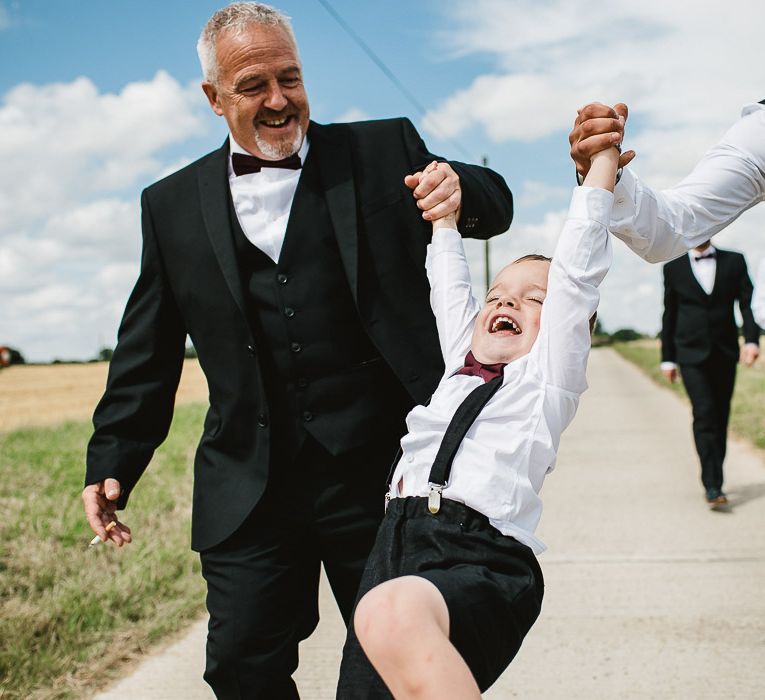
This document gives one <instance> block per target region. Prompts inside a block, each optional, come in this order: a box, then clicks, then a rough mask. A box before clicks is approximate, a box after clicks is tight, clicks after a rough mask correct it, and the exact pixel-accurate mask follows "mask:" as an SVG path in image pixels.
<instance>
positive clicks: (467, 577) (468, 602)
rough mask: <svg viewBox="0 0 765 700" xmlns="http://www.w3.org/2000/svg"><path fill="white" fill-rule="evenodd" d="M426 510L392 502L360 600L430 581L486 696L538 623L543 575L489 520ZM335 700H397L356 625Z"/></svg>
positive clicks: (460, 508)
mask: <svg viewBox="0 0 765 700" xmlns="http://www.w3.org/2000/svg"><path fill="white" fill-rule="evenodd" d="M471 422H472V421H471ZM427 502H428V499H427V498H416V497H410V498H394V499H392V500H391V502H390V505H389V506H388V512H387V513H386V514H385V518H384V520H383V522H382V525H381V527H380V530H379V532H378V534H377V540H376V541H375V546H374V548H373V549H372V553H371V554H370V556H369V559H368V561H367V565H366V569H365V571H364V578H363V579H362V581H361V586H360V588H359V599H361V597H362V596H363V595H365V594H366V593H367V592H368V591H370V590H371V589H373V588H374V587H375V586H377V585H378V584H380V583H382V582H384V581H390V580H391V579H394V578H397V577H399V576H420V577H422V578H424V579H427V580H428V581H430V582H431V583H432V584H433V585H434V586H435V587H436V588H437V589H438V590H439V592H440V593H441V595H442V596H443V598H444V601H445V602H446V607H447V609H448V610H449V640H450V641H451V642H452V644H454V646H455V648H456V649H457V651H458V652H459V654H460V655H461V656H462V658H463V659H464V660H465V663H466V664H467V665H468V667H469V668H470V672H471V673H472V674H473V677H474V678H475V680H476V683H477V684H478V687H479V688H480V690H481V692H484V691H485V690H487V689H488V688H489V687H490V686H491V685H492V684H493V683H494V681H496V680H497V678H499V676H500V675H501V673H502V671H504V670H505V668H507V666H508V664H509V663H510V662H511V661H512V659H513V658H514V657H515V655H516V654H517V653H518V650H519V649H520V647H521V643H522V642H523V639H524V637H525V636H526V634H527V633H528V631H529V629H531V626H532V625H533V624H534V621H535V620H536V619H537V617H538V616H539V613H540V610H541V606H542V597H543V595H544V579H543V576H542V570H541V569H540V568H539V564H538V563H537V560H536V557H535V556H534V553H533V552H532V551H531V549H530V548H529V547H527V546H526V545H524V544H521V543H520V542H518V541H517V540H516V539H514V538H512V537H507V536H505V535H503V534H502V533H501V532H499V531H498V530H496V529H495V528H494V527H492V525H491V524H490V523H489V520H488V518H487V517H486V516H485V515H483V514H482V513H479V512H477V511H475V510H473V509H472V508H469V507H468V506H466V505H464V504H463V503H457V502H455V501H451V500H449V499H448V498H444V499H442V500H441V509H440V510H439V512H438V513H437V514H435V515H433V514H431V513H430V512H429V511H428V505H427ZM336 697H337V700H391V699H392V697H393V696H392V695H391V693H390V691H389V690H388V689H387V688H386V686H385V684H384V683H383V680H382V678H380V676H379V674H378V673H377V671H375V669H374V667H373V666H372V664H371V663H370V662H369V660H368V659H367V657H366V655H365V654H364V651H363V649H362V648H361V645H360V644H359V640H358V638H357V637H356V633H355V630H354V628H353V624H352V623H351V625H350V626H349V627H348V637H347V639H346V641H345V647H344V649H343V662H342V664H341V666H340V679H339V681H338V686H337V696H336ZM444 700H450V699H448V698H445V699H444Z"/></svg>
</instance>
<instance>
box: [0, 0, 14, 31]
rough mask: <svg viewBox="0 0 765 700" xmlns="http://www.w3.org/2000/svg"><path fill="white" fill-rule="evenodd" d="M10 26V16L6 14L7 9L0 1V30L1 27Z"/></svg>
mask: <svg viewBox="0 0 765 700" xmlns="http://www.w3.org/2000/svg"><path fill="white" fill-rule="evenodd" d="M10 26H11V17H10V15H9V14H8V10H6V9H5V6H4V5H3V4H2V3H0V32H1V31H3V29H8V27H10Z"/></svg>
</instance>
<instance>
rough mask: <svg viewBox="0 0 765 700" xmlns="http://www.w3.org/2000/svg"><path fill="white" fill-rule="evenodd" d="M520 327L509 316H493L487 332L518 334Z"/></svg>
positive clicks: (520, 331)
mask: <svg viewBox="0 0 765 700" xmlns="http://www.w3.org/2000/svg"><path fill="white" fill-rule="evenodd" d="M522 332H523V331H522V330H521V327H520V326H519V325H518V324H517V323H516V322H515V321H514V320H513V319H512V318H510V316H501V315H500V316H495V317H494V319H493V320H492V322H491V325H490V326H489V333H508V334H512V335H520V334H521V333H522Z"/></svg>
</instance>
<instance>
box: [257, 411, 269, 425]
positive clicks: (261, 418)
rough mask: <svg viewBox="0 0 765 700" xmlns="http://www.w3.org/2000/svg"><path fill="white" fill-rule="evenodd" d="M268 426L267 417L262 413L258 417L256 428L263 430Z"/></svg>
mask: <svg viewBox="0 0 765 700" xmlns="http://www.w3.org/2000/svg"><path fill="white" fill-rule="evenodd" d="M267 425H268V417H267V416H264V415H263V414H262V413H261V414H260V415H259V416H258V427H259V428H265V427H266V426H267Z"/></svg>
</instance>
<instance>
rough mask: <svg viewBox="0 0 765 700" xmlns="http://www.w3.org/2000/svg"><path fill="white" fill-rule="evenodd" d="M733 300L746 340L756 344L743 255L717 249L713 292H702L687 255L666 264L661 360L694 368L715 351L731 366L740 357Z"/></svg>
mask: <svg viewBox="0 0 765 700" xmlns="http://www.w3.org/2000/svg"><path fill="white" fill-rule="evenodd" d="M736 301H737V302H738V305H739V310H740V311H741V316H742V318H743V321H744V339H745V340H746V342H747V343H757V342H758V340H759V335H760V329H759V328H758V327H757V324H756V323H755V321H754V316H753V315H752V309H751V302H752V282H751V280H750V279H749V274H748V273H747V269H746V261H745V260H744V256H743V255H741V253H734V252H732V251H729V250H720V249H719V248H718V249H717V271H716V273H715V283H714V287H713V289H712V293H711V294H707V293H706V292H705V291H704V290H703V289H702V287H701V285H700V284H699V282H698V280H697V279H696V276H695V275H694V274H693V270H692V269H691V261H690V259H689V257H688V256H687V255H683V256H681V257H679V258H677V259H676V260H672V261H671V262H668V263H667V264H666V265H665V266H664V316H663V319H662V328H661V357H662V361H664V362H676V363H678V364H680V365H698V364H701V363H702V362H704V361H705V360H706V359H707V358H708V357H709V356H710V355H711V354H712V353H715V354H718V355H720V356H722V357H727V358H728V359H730V360H731V361H732V362H734V363H735V362H736V361H737V360H738V356H739V344H738V329H737V327H736V320H735V317H734V314H733V304H734V302H736Z"/></svg>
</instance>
